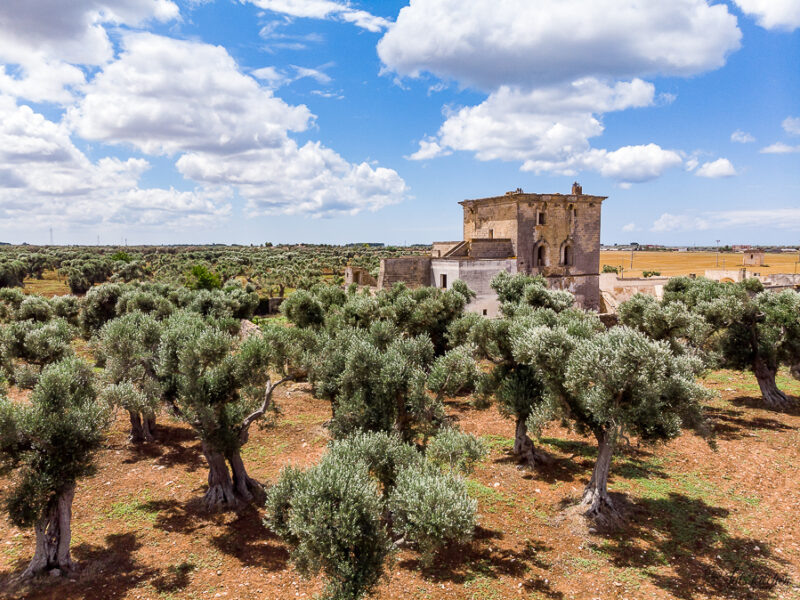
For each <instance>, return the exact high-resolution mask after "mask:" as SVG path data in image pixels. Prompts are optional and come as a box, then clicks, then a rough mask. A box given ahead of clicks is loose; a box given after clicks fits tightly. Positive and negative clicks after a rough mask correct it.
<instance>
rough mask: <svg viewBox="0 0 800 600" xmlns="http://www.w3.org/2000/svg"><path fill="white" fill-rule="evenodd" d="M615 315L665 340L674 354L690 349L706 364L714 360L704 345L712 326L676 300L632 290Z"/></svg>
mask: <svg viewBox="0 0 800 600" xmlns="http://www.w3.org/2000/svg"><path fill="white" fill-rule="evenodd" d="M619 319H620V323H622V324H623V325H627V326H628V327H632V328H634V329H638V330H639V331H641V332H642V333H645V334H647V335H648V336H649V337H650V338H652V339H654V340H665V341H667V342H668V343H669V345H670V348H671V349H672V351H673V352H674V353H676V354H683V353H685V352H691V353H694V354H697V355H698V356H700V357H701V358H703V359H704V360H705V362H707V363H708V364H713V363H714V357H713V355H712V354H711V353H710V349H709V348H708V347H707V343H708V339H709V337H710V336H711V334H712V333H713V331H714V328H713V327H712V326H711V324H710V323H708V322H707V321H706V320H705V319H704V318H703V316H702V315H701V314H699V313H697V312H694V311H692V310H690V309H689V307H687V306H686V304H684V303H683V302H682V301H680V300H677V301H673V302H667V303H664V302H659V301H658V300H657V299H656V298H654V297H653V296H650V295H646V294H636V295H635V296H633V297H632V298H631V299H630V300H628V301H627V302H623V303H622V304H621V305H620V307H619Z"/></svg>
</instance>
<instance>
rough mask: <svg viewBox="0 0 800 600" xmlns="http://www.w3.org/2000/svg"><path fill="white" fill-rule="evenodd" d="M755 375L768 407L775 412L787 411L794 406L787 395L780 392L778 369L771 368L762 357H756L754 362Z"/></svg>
mask: <svg viewBox="0 0 800 600" xmlns="http://www.w3.org/2000/svg"><path fill="white" fill-rule="evenodd" d="M753 373H754V374H755V376H756V381H758V387H759V388H761V397H762V398H763V399H764V403H765V404H766V405H767V406H769V407H770V408H772V409H775V410H785V409H787V408H789V407H790V406H791V405H792V402H791V401H790V400H789V398H787V397H786V394H784V393H783V392H782V391H780V390H779V389H778V386H777V384H776V383H775V376H776V375H777V373H778V371H777V369H773V368H771V367H770V366H769V365H767V363H766V362H765V361H764V360H763V359H762V358H761V357H756V359H755V361H754V362H753Z"/></svg>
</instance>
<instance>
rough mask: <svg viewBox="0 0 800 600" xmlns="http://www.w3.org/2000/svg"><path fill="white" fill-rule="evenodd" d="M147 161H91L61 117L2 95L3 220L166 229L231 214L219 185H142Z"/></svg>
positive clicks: (0, 206)
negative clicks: (193, 187) (186, 187)
mask: <svg viewBox="0 0 800 600" xmlns="http://www.w3.org/2000/svg"><path fill="white" fill-rule="evenodd" d="M149 167H150V165H149V163H148V161H147V160H145V159H142V158H130V159H128V160H120V159H118V158H108V157H106V158H101V159H100V160H98V161H96V162H92V161H91V160H89V159H88V158H87V157H86V156H85V155H84V154H83V153H82V152H81V151H80V150H79V149H78V148H77V147H76V146H75V145H74V144H73V142H72V140H71V138H70V132H69V130H68V129H67V127H66V126H65V125H64V123H56V122H53V121H50V120H48V119H46V118H45V117H44V116H43V115H41V114H39V113H36V112H34V111H33V110H32V109H31V108H30V107H28V106H18V105H17V103H16V102H15V100H14V99H13V98H10V97H8V96H0V178H2V179H3V180H4V185H3V186H2V187H0V221H5V220H9V221H10V222H13V223H14V224H15V225H17V226H25V225H28V224H42V223H49V224H54V223H65V224H70V225H81V224H93V225H97V224H98V223H104V224H109V223H126V224H134V225H135V224H148V225H159V226H167V227H180V226H188V225H201V224H209V223H212V222H215V221H217V220H218V219H219V218H220V217H224V216H225V215H226V214H228V213H229V212H230V204H229V203H228V202H227V198H226V194H225V193H224V190H223V191H220V190H212V189H211V188H209V189H207V190H203V189H199V190H196V191H176V190H174V189H168V190H167V189H158V188H154V189H142V188H139V187H138V182H139V178H140V176H141V175H142V173H143V172H144V171H146V170H147V169H148V168H149Z"/></svg>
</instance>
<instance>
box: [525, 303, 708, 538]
mask: <svg viewBox="0 0 800 600" xmlns="http://www.w3.org/2000/svg"><path fill="white" fill-rule="evenodd" d="M560 316H561V315H560ZM563 317H564V318H562V319H559V322H557V323H556V324H555V325H554V326H551V327H546V326H534V327H531V328H527V329H523V330H520V331H518V332H516V334H515V336H514V340H513V346H514V353H515V355H516V357H517V359H518V360H519V361H521V362H526V363H528V364H531V365H533V366H536V367H537V368H538V369H540V371H541V372H542V373H543V380H544V382H545V385H546V386H547V388H548V392H549V394H550V397H551V399H552V401H553V402H554V403H556V405H557V406H558V407H559V408H560V409H561V411H562V414H563V415H564V416H565V417H568V418H570V419H572V420H573V422H574V423H575V425H576V426H577V429H578V430H579V431H580V432H584V433H591V434H593V435H594V437H595V439H596V441H597V445H598V455H597V460H596V462H595V466H594V469H593V471H592V476H591V479H590V480H589V483H588V484H587V485H586V488H585V489H584V493H583V498H582V500H581V504H582V505H584V506H586V511H585V514H586V516H587V517H589V518H591V519H594V520H595V521H597V522H598V523H600V524H603V525H607V526H613V525H615V524H616V523H618V521H619V520H620V519H621V515H620V513H619V512H618V510H617V508H616V507H615V506H614V503H613V501H612V499H611V496H610V495H609V493H608V477H609V472H610V468H611V460H612V458H613V455H614V452H615V450H616V448H617V446H618V444H619V442H620V441H621V440H622V439H624V438H625V437H626V436H627V435H629V434H633V435H636V436H638V437H639V439H640V440H642V441H644V442H655V441H659V440H668V439H672V438H674V437H677V436H678V435H680V433H681V428H682V427H683V426H692V427H695V428H697V429H698V431H700V432H701V433H706V430H705V429H704V424H705V421H704V419H703V417H702V409H701V405H700V403H699V400H700V399H703V398H707V397H708V396H709V395H710V393H709V392H708V391H707V390H706V389H705V388H703V387H702V386H701V385H699V384H697V383H696V382H695V376H696V374H697V373H698V371H700V369H701V368H702V365H701V363H700V361H699V360H698V359H697V358H695V357H692V356H689V355H682V356H676V355H675V354H673V352H672V351H671V350H670V347H669V345H668V344H667V343H666V342H663V341H653V340H651V339H649V338H648V337H647V336H645V335H644V334H642V333H641V332H638V331H635V330H633V329H630V328H628V327H625V326H620V327H615V328H613V329H611V330H609V331H603V332H598V329H597V328H596V327H592V323H591V321H592V320H595V319H596V317H595V316H591V315H586V317H584V318H583V319H580V318H577V319H576V318H575V317H576V315H574V314H569V313H567V314H563ZM570 321H572V322H571V323H570ZM582 321H583V322H582Z"/></svg>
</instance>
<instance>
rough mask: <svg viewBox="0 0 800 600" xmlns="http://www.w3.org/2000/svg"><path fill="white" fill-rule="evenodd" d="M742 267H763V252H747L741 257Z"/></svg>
mask: <svg viewBox="0 0 800 600" xmlns="http://www.w3.org/2000/svg"><path fill="white" fill-rule="evenodd" d="M742 265H744V266H745V267H762V266H764V252H763V251H762V250H747V251H746V252H745V253H744V255H743V256H742Z"/></svg>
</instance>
